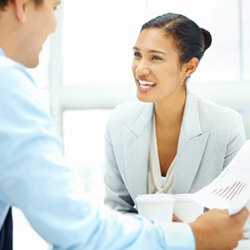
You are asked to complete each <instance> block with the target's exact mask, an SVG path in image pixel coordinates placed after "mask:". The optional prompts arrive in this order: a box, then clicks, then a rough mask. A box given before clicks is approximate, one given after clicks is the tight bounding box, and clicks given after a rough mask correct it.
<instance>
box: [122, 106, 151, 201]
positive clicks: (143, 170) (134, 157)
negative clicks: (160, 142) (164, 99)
mask: <svg viewBox="0 0 250 250" xmlns="http://www.w3.org/2000/svg"><path fill="white" fill-rule="evenodd" d="M153 113H154V105H153V103H150V104H147V105H145V107H144V109H143V110H142V112H141V114H140V116H139V117H138V119H137V120H136V121H135V123H134V124H133V125H132V126H131V127H126V126H124V127H123V154H124V167H125V173H126V180H127V188H128V189H129V192H130V194H131V196H132V197H133V198H134V199H135V198H136V197H137V195H138V194H146V193H147V171H148V151H149V143H150V138H151V128H152V115H153Z"/></svg>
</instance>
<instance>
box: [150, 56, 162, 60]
mask: <svg viewBox="0 0 250 250" xmlns="http://www.w3.org/2000/svg"><path fill="white" fill-rule="evenodd" d="M152 59H153V60H162V59H161V58H160V57H158V56H153V58H152Z"/></svg>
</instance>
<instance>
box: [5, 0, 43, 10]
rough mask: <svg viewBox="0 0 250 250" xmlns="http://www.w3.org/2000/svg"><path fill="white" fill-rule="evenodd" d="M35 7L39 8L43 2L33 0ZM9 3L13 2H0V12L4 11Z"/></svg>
mask: <svg viewBox="0 0 250 250" xmlns="http://www.w3.org/2000/svg"><path fill="white" fill-rule="evenodd" d="M33 1H34V2H35V4H36V6H39V5H41V4H42V3H43V0H33ZM9 2H13V0H0V10H4V9H5V7H6V6H7V5H8V3H9Z"/></svg>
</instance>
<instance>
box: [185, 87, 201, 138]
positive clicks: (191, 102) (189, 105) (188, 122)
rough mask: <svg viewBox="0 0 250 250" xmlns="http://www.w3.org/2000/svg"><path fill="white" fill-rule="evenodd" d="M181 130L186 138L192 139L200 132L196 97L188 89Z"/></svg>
mask: <svg viewBox="0 0 250 250" xmlns="http://www.w3.org/2000/svg"><path fill="white" fill-rule="evenodd" d="M181 130H182V133H184V134H185V136H186V138H187V139H192V138H193V137H195V136H198V135H200V134H202V130H201V126H200V118H199V112H198V104H197V98H196V96H195V95H194V94H193V93H192V92H190V91H189V90H188V89H187V95H186V103H185V108H184V114H183V119H182V128H181Z"/></svg>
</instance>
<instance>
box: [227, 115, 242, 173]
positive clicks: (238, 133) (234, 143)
mask: <svg viewBox="0 0 250 250" xmlns="http://www.w3.org/2000/svg"><path fill="white" fill-rule="evenodd" d="M234 114H235V115H234V117H233V119H232V126H231V133H230V136H229V140H228V144H227V149H226V155H225V159H224V164H223V168H225V167H226V166H227V165H228V164H229V163H230V162H231V161H232V159H233V158H234V156H235V155H236V154H237V153H238V151H239V150H240V148H241V147H242V146H243V144H244V143H245V142H246V135H245V130H244V125H243V121H242V117H241V115H240V114H239V113H236V112H235V113H234Z"/></svg>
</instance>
